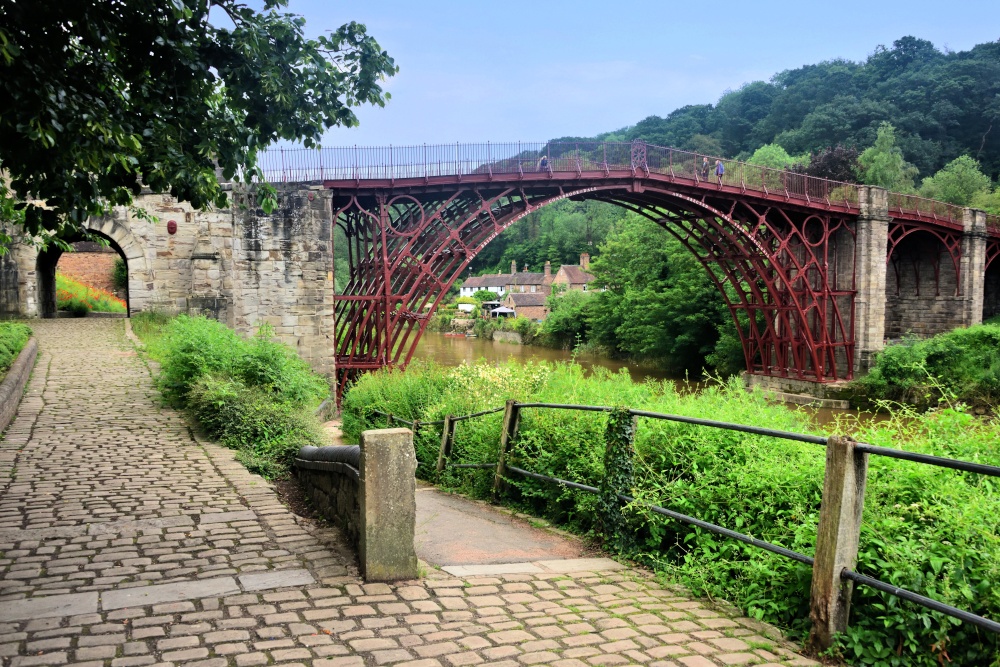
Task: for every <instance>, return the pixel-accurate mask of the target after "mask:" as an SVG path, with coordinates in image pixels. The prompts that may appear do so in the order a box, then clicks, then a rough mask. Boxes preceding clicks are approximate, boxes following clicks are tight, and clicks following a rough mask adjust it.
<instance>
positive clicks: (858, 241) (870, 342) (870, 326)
mask: <svg viewBox="0 0 1000 667" xmlns="http://www.w3.org/2000/svg"><path fill="white" fill-rule="evenodd" d="M858 207H859V209H860V210H859V212H858V220H857V223H856V227H855V248H856V250H855V260H854V261H855V264H854V271H855V286H856V287H855V289H856V290H857V295H856V296H855V298H854V373H855V377H857V376H859V375H863V374H864V373H865V372H866V371H867V370H868V369H869V368H870V367H871V364H872V359H873V358H874V356H875V353H876V352H879V351H881V350H882V347H883V346H884V343H885V278H886V259H887V253H888V249H889V193H888V191H886V190H884V189H882V188H876V187H874V186H869V185H860V186H858Z"/></svg>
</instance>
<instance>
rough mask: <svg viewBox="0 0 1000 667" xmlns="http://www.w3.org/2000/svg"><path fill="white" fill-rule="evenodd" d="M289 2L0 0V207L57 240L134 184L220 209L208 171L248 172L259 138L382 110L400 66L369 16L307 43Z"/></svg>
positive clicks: (310, 135) (316, 132)
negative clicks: (363, 110)
mask: <svg viewBox="0 0 1000 667" xmlns="http://www.w3.org/2000/svg"><path fill="white" fill-rule="evenodd" d="M286 5H287V0H264V2H263V7H262V8H261V9H260V10H256V9H252V8H251V7H249V6H247V5H245V4H243V3H240V2H238V1H237V0H74V1H73V2H66V1H65V0H0V91H2V98H0V169H2V170H3V171H4V172H6V176H7V178H9V182H8V183H7V184H4V183H3V181H2V180H0V205H2V209H0V214H3V213H6V217H7V218H11V217H14V218H16V219H17V221H18V222H21V223H22V224H23V225H24V227H25V230H26V231H27V232H28V233H30V234H39V233H40V232H42V231H43V230H51V231H52V232H54V234H55V237H56V238H58V237H60V236H69V235H71V234H73V233H75V232H76V231H77V230H79V229H80V228H81V226H82V224H83V222H84V221H85V220H86V218H87V217H88V216H90V215H99V214H101V213H102V212H104V211H105V210H106V208H107V207H108V206H114V205H128V204H131V202H132V197H133V195H135V194H137V193H138V192H139V191H140V188H141V186H142V185H145V186H148V187H149V188H151V189H153V190H154V191H158V192H169V193H170V194H172V195H174V196H176V197H177V198H178V199H182V200H185V201H189V202H191V204H192V205H194V206H195V207H198V208H202V207H205V206H207V205H212V204H214V205H220V206H221V205H225V202H226V196H225V193H224V192H223V191H222V190H221V188H220V186H219V184H218V180H217V178H216V173H215V170H216V166H218V167H219V168H220V169H221V170H222V173H223V174H224V176H225V177H226V178H227V179H228V178H233V177H234V176H239V175H243V177H244V178H248V177H249V176H251V175H253V174H254V171H255V169H256V157H257V153H258V151H259V150H260V149H262V148H264V147H266V146H267V145H268V144H270V143H272V142H275V141H277V140H282V139H284V140H291V141H301V142H302V143H304V144H305V145H306V146H313V145H315V144H316V143H317V142H318V141H319V139H320V137H321V135H322V133H323V132H324V130H326V129H328V128H330V127H333V126H334V125H343V126H351V125H354V124H356V123H357V118H356V117H355V115H354V113H353V112H352V110H351V107H354V106H358V105H361V104H366V103H370V104H377V105H384V104H385V101H386V99H388V97H389V94H388V93H386V92H384V91H383V90H382V87H381V85H380V82H381V81H382V80H384V78H385V77H387V76H392V75H393V74H395V73H396V71H397V68H396V65H395V64H394V62H393V60H392V58H390V57H389V55H388V54H387V53H386V52H385V51H383V50H382V49H381V47H379V45H378V43H377V42H376V41H375V40H374V39H373V38H372V37H370V36H369V35H367V34H366V31H365V27H364V26H363V25H360V24H357V23H348V24H346V25H344V26H342V27H341V28H340V29H339V30H337V31H335V32H333V33H332V34H330V35H327V36H321V37H318V38H316V39H310V38H307V37H306V36H305V34H304V26H305V21H304V19H302V18H301V17H299V16H295V15H293V14H288V13H283V12H282V11H280V10H282V9H283V8H284V7H286ZM29 197H30V198H31V199H35V200H42V201H44V202H45V203H46V205H47V206H45V207H42V206H36V205H33V204H31V203H26V202H25V201H24V200H26V199H28V198H29ZM0 217H3V216H0Z"/></svg>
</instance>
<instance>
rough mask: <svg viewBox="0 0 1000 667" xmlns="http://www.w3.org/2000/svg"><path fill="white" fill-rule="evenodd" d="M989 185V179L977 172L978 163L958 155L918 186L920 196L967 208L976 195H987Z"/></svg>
mask: <svg viewBox="0 0 1000 667" xmlns="http://www.w3.org/2000/svg"><path fill="white" fill-rule="evenodd" d="M990 185H992V184H991V183H990V177H989V176H987V175H986V174H984V173H983V172H982V171H980V170H979V163H978V162H977V161H975V160H973V159H972V158H971V157H969V156H968V155H960V156H959V157H957V158H955V159H954V160H952V161H951V162H949V163H948V164H946V165H945V166H944V167H942V168H941V170H940V171H938V172H937V173H936V174H934V175H933V176H929V177H928V178H925V179H924V181H923V184H921V186H920V195H921V196H922V197H927V198H928V199H937V200H939V201H946V202H948V203H949V204H957V205H959V206H968V205H969V204H971V203H972V200H973V199H974V198H975V196H976V195H977V194H979V193H981V192H987V193H988V192H989V191H990Z"/></svg>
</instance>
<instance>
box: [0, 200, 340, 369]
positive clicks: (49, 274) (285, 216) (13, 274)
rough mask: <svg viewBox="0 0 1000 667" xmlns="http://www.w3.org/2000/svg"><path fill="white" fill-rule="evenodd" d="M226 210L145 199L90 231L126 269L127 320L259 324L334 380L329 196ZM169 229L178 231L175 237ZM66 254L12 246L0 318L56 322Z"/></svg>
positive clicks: (2, 267)
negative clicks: (179, 317) (160, 316)
mask: <svg viewBox="0 0 1000 667" xmlns="http://www.w3.org/2000/svg"><path fill="white" fill-rule="evenodd" d="M231 194H232V197H231V198H230V199H231V205H230V207H229V208H227V209H222V210H208V211H197V210H194V209H192V208H191V207H190V205H188V204H187V203H182V202H178V201H177V200H176V199H174V198H173V197H171V196H170V195H159V194H143V195H141V196H140V197H138V198H137V201H136V206H137V207H138V208H141V209H143V210H144V211H145V212H146V214H148V215H135V214H134V213H133V212H131V211H129V210H127V209H125V208H116V209H115V210H114V212H113V213H112V214H111V215H110V216H108V217H104V218H99V219H91V220H89V221H88V223H87V226H88V228H89V229H90V230H91V231H92V232H94V233H95V234H96V235H98V236H100V237H102V238H104V239H105V240H107V242H108V244H109V245H110V246H111V247H112V248H113V249H114V250H115V251H116V252H118V254H119V255H120V256H121V257H122V258H124V259H125V262H126V264H127V266H128V307H129V312H130V313H131V314H134V313H138V312H142V311H150V310H160V311H164V312H167V313H171V314H176V313H187V314H191V315H195V314H198V315H207V316H208V317H212V318H214V319H218V320H219V321H221V322H224V323H225V324H227V325H228V326H230V327H232V328H234V329H236V330H237V331H240V332H241V333H244V334H250V333H253V332H254V331H255V330H256V329H257V327H258V326H260V325H261V324H268V325H270V326H272V327H273V328H274V333H275V335H276V337H277V338H278V339H279V340H281V341H283V342H285V343H288V344H289V345H291V346H292V347H293V348H295V349H296V350H297V351H298V353H299V354H300V355H301V356H302V357H303V358H304V359H306V360H307V361H308V362H309V363H310V365H312V367H313V368H314V369H315V370H317V371H318V372H320V373H323V374H324V375H327V376H331V377H332V376H333V373H334V363H333V358H334V357H333V302H332V296H333V254H332V243H331V240H332V226H331V221H330V217H331V212H330V201H329V199H330V195H329V192H328V191H327V190H324V189H323V188H322V187H321V186H315V187H309V186H306V185H301V184H298V185H295V186H290V187H288V188H284V189H282V190H280V191H279V206H278V208H277V210H275V211H274V212H273V213H272V214H271V215H266V214H265V213H264V211H263V210H262V209H260V208H258V207H257V206H256V203H255V202H254V199H253V196H252V195H251V194H247V193H244V192H232V193H231ZM171 230H172V231H171ZM61 254H62V251H60V250H58V249H50V250H46V251H43V252H38V250H37V249H36V248H34V247H33V246H31V245H28V244H25V243H15V244H14V245H13V247H12V248H11V249H10V252H8V253H7V254H6V255H4V256H3V257H2V258H0V313H2V314H3V315H7V316H16V317H29V318H30V317H54V316H55V315H56V288H55V271H56V265H57V263H58V261H59V257H60V255H61Z"/></svg>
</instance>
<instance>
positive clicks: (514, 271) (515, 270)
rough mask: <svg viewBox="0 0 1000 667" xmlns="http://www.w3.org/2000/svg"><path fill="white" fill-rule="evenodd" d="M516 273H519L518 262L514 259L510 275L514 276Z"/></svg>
mask: <svg viewBox="0 0 1000 667" xmlns="http://www.w3.org/2000/svg"><path fill="white" fill-rule="evenodd" d="M515 273H517V260H516V259H512V260H510V275H514V274H515Z"/></svg>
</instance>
